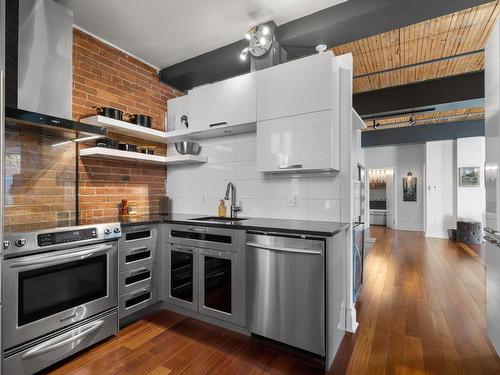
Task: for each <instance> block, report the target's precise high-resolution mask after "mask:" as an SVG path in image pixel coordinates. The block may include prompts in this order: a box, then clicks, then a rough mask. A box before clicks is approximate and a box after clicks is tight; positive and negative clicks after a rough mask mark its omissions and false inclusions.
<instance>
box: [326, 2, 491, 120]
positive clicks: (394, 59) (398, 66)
mask: <svg viewBox="0 0 500 375" xmlns="http://www.w3.org/2000/svg"><path fill="white" fill-rule="evenodd" d="M499 14H500V1H493V2H491V3H487V4H483V5H481V6H477V7H473V8H469V9H465V10H462V11H459V12H455V13H451V14H448V15H445V16H442V17H438V18H434V19H431V20H427V21H424V22H420V23H416V24H414V25H410V26H407V27H403V28H400V29H397V30H392V31H389V32H385V33H382V34H378V35H373V36H371V37H368V38H365V39H361V40H357V41H355V42H351V43H347V44H343V45H340V46H336V47H334V48H332V50H333V52H334V53H335V54H336V55H340V54H344V53H348V52H351V53H352V54H353V60H354V85H353V91H354V93H361V92H366V91H372V90H378V89H382V88H386V87H391V86H398V85H406V84H411V83H416V82H421V81H426V80H430V79H435V78H442V77H447V76H454V75H459V74H464V73H470V72H476V71H481V70H483V69H484V52H483V49H484V47H485V44H486V41H487V39H488V37H489V35H490V32H491V29H492V27H493V25H494V22H495V20H496V19H497V18H498V16H499ZM387 70H389V71H387ZM469 112H470V113H473V115H470V116H468V115H466V114H467V113H469ZM461 114H463V115H464V117H460V116H459V115H461ZM426 116H427V117H426ZM446 116H450V119H449V120H448V121H459V120H460V119H463V120H466V119H472V118H474V116H475V118H483V117H484V109H483V108H464V109H459V110H453V111H449V112H440V113H432V114H427V115H423V114H422V115H416V116H414V117H415V118H417V119H420V120H422V119H426V120H428V121H429V122H427V123H431V120H430V118H431V117H434V118H443V117H446ZM409 117H410V116H403V117H397V118H391V119H384V120H379V121H378V122H379V123H380V124H381V125H383V126H382V127H384V128H385V126H386V125H387V126H389V124H390V123H392V124H395V123H400V122H404V121H406V122H407V121H408V119H409ZM405 119H406V120H405ZM445 121H446V119H445V120H443V119H441V120H433V122H445ZM424 123H425V122H422V123H421V124H424ZM367 124H368V125H369V126H370V125H371V122H367ZM393 126H394V125H393ZM395 126H404V125H395Z"/></svg>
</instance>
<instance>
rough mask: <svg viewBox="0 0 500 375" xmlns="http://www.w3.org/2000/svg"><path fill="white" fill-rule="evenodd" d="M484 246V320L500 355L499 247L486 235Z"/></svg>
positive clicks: (497, 240) (496, 242)
mask: <svg viewBox="0 0 500 375" xmlns="http://www.w3.org/2000/svg"><path fill="white" fill-rule="evenodd" d="M484 239H485V241H486V242H485V244H486V301H487V304H486V318H487V322H488V336H489V338H490V341H491V343H492V344H493V346H494V347H495V350H496V351H497V353H500V320H499V319H498V313H499V311H500V290H499V288H498V286H499V285H500V245H499V239H498V238H496V237H495V236H493V235H491V234H489V233H487V234H486V235H485V237H484Z"/></svg>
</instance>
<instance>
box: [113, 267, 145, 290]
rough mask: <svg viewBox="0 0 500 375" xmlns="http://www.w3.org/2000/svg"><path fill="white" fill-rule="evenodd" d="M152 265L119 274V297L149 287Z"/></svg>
mask: <svg viewBox="0 0 500 375" xmlns="http://www.w3.org/2000/svg"><path fill="white" fill-rule="evenodd" d="M152 279H153V264H148V265H146V266H144V267H139V268H135V269H133V270H130V271H125V272H121V273H120V281H119V289H120V292H119V293H120V295H122V294H125V293H129V292H132V291H134V290H136V289H141V288H143V287H145V286H148V285H151V282H152Z"/></svg>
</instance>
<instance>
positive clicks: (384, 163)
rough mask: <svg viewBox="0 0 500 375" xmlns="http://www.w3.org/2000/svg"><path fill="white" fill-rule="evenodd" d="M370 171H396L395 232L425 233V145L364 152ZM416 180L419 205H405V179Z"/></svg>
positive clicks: (415, 203)
mask: <svg viewBox="0 0 500 375" xmlns="http://www.w3.org/2000/svg"><path fill="white" fill-rule="evenodd" d="M365 159H366V165H367V167H368V168H384V167H385V168H387V167H394V168H395V179H394V184H395V186H396V198H397V199H396V229H401V230H415V231H422V230H423V226H424V197H425V194H424V190H423V186H424V183H423V180H424V165H425V145H423V144H417V145H397V146H386V147H368V148H365ZM408 172H411V173H412V174H413V176H414V177H417V201H416V202H403V177H405V176H406V174H407V173H408Z"/></svg>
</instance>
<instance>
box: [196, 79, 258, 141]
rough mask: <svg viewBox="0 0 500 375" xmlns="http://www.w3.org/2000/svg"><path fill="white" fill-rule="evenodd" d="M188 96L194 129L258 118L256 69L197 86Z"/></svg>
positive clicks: (235, 123)
mask: <svg viewBox="0 0 500 375" xmlns="http://www.w3.org/2000/svg"><path fill="white" fill-rule="evenodd" d="M188 96H189V129H190V130H191V131H203V130H209V129H213V128H216V127H224V126H234V125H241V124H247V123H252V122H253V123H255V122H256V119H257V114H256V76H255V73H249V74H244V75H241V76H238V77H234V78H230V79H226V80H224V81H220V82H216V83H213V84H209V85H205V86H201V87H197V88H194V89H192V90H190V91H189V95H188Z"/></svg>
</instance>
